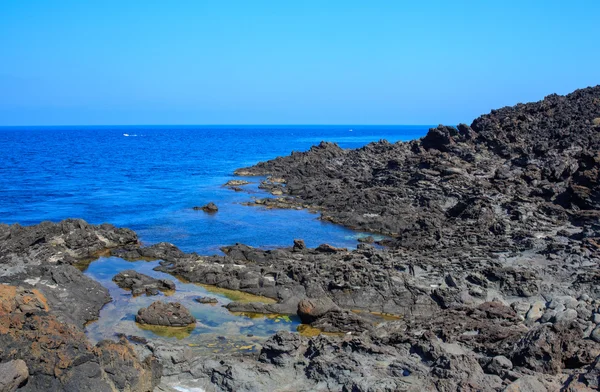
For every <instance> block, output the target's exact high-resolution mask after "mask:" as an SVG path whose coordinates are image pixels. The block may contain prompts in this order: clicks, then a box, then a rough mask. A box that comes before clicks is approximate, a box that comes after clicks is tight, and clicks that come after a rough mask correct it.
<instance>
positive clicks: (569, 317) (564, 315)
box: [554, 309, 577, 324]
mask: <svg viewBox="0 0 600 392" xmlns="http://www.w3.org/2000/svg"><path fill="white" fill-rule="evenodd" d="M576 318H577V311H576V310H575V309H566V310H564V311H562V312H558V313H556V316H554V322H555V323H557V324H559V323H563V324H568V323H569V322H571V321H573V320H575V319H576Z"/></svg>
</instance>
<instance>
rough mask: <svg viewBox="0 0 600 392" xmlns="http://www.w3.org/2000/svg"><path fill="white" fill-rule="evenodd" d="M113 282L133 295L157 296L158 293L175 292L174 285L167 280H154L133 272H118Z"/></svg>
mask: <svg viewBox="0 0 600 392" xmlns="http://www.w3.org/2000/svg"><path fill="white" fill-rule="evenodd" d="M113 281H114V282H115V283H116V284H117V286H119V287H120V288H122V289H128V290H131V293H132V294H133V295H141V294H146V295H157V294H158V292H159V291H172V290H175V283H173V281H172V280H168V279H155V278H153V277H151V276H148V275H144V274H141V273H139V272H137V271H134V270H126V271H122V272H119V273H118V274H117V275H115V276H114V277H113Z"/></svg>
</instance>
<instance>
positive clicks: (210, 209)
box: [194, 202, 219, 213]
mask: <svg viewBox="0 0 600 392" xmlns="http://www.w3.org/2000/svg"><path fill="white" fill-rule="evenodd" d="M194 210H202V211H204V212H208V213H215V212H217V211H219V207H217V205H216V204H215V203H213V202H210V203H208V204H206V205H203V206H202V207H194Z"/></svg>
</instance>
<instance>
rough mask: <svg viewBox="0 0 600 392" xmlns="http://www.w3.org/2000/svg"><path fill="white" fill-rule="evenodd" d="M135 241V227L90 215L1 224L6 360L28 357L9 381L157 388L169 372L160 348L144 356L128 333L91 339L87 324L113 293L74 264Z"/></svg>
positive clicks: (0, 306)
mask: <svg viewBox="0 0 600 392" xmlns="http://www.w3.org/2000/svg"><path fill="white" fill-rule="evenodd" d="M133 244H137V236H136V235H135V233H134V232H132V231H131V230H128V229H117V228H115V227H114V226H111V225H101V226H92V225H89V224H88V223H86V222H84V221H82V220H66V221H62V222H60V223H51V222H44V223H41V224H39V225H35V226H29V227H22V226H19V225H12V226H8V225H0V271H1V272H0V363H9V362H11V361H12V363H20V361H24V362H25V368H24V369H19V368H16V369H13V370H14V371H13V372H12V373H10V374H12V375H13V376H16V378H13V379H12V380H13V382H12V383H8V384H5V385H6V386H7V387H10V386H11V385H14V383H17V382H18V384H21V383H23V382H24V385H22V386H21V388H19V390H20V391H21V390H23V391H63V390H64V391H117V390H118V391H133V390H135V391H152V390H153V389H154V387H155V386H156V385H157V384H158V382H159V380H160V376H161V374H162V367H161V365H160V363H159V362H158V361H157V359H156V358H155V357H154V356H152V355H149V356H147V357H145V358H143V359H142V360H140V359H139V357H138V355H137V354H136V353H135V352H134V348H133V346H131V345H130V344H129V343H127V342H126V341H124V340H122V341H120V342H112V341H103V342H100V343H99V344H98V345H96V346H94V345H92V344H91V343H90V342H89V341H88V339H87V337H86V336H85V334H84V333H83V325H84V323H85V322H87V321H89V320H94V319H96V318H97V317H98V312H99V311H100V308H101V307H102V306H103V305H104V304H105V303H106V302H108V301H109V300H110V297H109V296H108V291H107V290H106V289H105V288H104V287H102V286H101V285H100V284H99V283H98V282H96V281H94V280H92V279H90V278H88V277H86V276H85V275H83V274H82V273H81V271H80V270H78V269H77V268H75V267H74V266H73V264H75V263H77V262H78V261H80V260H85V259H87V258H89V257H94V256H96V255H98V254H100V253H102V252H106V251H108V250H109V249H110V248H112V247H119V246H125V245H133ZM25 370H27V372H28V377H27V376H26V375H25ZM3 376H8V373H7V374H4V373H3V374H2V375H0V378H1V377H3ZM5 381H8V380H3V381H2V382H5ZM18 384H17V385H18ZM0 385H2V383H0Z"/></svg>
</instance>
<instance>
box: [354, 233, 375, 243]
mask: <svg viewBox="0 0 600 392" xmlns="http://www.w3.org/2000/svg"><path fill="white" fill-rule="evenodd" d="M357 241H358V242H365V243H367V244H372V243H374V242H375V238H373V236H371V235H368V236H366V237H358V239H357Z"/></svg>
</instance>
